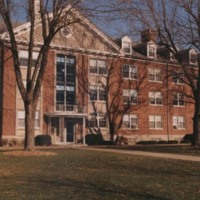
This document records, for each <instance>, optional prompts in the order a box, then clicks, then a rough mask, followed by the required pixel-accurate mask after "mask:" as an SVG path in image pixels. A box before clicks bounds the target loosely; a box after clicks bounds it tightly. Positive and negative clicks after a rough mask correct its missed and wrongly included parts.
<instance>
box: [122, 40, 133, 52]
mask: <svg viewBox="0 0 200 200" xmlns="http://www.w3.org/2000/svg"><path fill="white" fill-rule="evenodd" d="M123 50H124V52H125V53H127V54H130V53H131V43H130V42H124V47H123Z"/></svg>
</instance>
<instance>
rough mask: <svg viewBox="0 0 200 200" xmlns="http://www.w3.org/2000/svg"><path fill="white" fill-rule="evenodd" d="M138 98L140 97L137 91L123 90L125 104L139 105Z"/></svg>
mask: <svg viewBox="0 0 200 200" xmlns="http://www.w3.org/2000/svg"><path fill="white" fill-rule="evenodd" d="M137 96H138V95H137V90H128V89H124V90H123V102H124V103H131V104H137V103H138V99H137Z"/></svg>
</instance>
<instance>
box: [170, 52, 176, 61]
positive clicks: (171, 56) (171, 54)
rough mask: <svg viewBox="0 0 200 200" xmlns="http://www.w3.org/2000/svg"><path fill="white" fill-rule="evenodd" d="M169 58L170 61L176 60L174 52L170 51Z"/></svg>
mask: <svg viewBox="0 0 200 200" xmlns="http://www.w3.org/2000/svg"><path fill="white" fill-rule="evenodd" d="M170 60H171V61H176V58H175V56H174V54H173V53H171V52H170Z"/></svg>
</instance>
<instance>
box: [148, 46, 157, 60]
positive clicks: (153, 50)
mask: <svg viewBox="0 0 200 200" xmlns="http://www.w3.org/2000/svg"><path fill="white" fill-rule="evenodd" d="M151 54H153V55H151ZM147 57H148V58H156V45H155V44H148V46H147Z"/></svg>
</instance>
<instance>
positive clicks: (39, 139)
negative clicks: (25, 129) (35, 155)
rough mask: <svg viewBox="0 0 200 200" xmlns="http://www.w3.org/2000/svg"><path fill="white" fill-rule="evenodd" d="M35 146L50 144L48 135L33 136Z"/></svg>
mask: <svg viewBox="0 0 200 200" xmlns="http://www.w3.org/2000/svg"><path fill="white" fill-rule="evenodd" d="M35 145H36V146H50V145H52V140H51V136H50V135H38V136H36V137H35Z"/></svg>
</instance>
